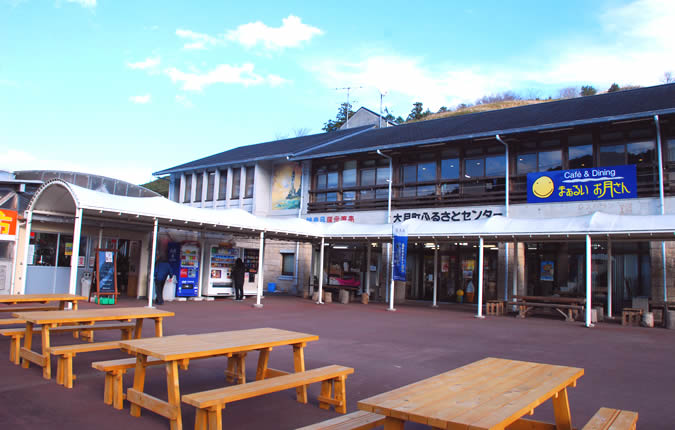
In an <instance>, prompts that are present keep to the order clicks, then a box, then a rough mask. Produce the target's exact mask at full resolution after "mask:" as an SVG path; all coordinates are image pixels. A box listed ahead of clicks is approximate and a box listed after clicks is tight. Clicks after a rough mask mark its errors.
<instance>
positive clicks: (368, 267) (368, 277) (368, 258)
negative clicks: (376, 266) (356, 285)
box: [366, 242, 373, 296]
mask: <svg viewBox="0 0 675 430" xmlns="http://www.w3.org/2000/svg"><path fill="white" fill-rule="evenodd" d="M367 246H368V249H367V250H366V294H368V296H370V259H371V257H372V253H373V246H372V244H371V243H370V242H368V245H367Z"/></svg>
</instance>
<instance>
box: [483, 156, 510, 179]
mask: <svg viewBox="0 0 675 430" xmlns="http://www.w3.org/2000/svg"><path fill="white" fill-rule="evenodd" d="M505 159H506V157H505V156H504V155H495V156H491V157H485V176H504V175H506V164H504V160H505Z"/></svg>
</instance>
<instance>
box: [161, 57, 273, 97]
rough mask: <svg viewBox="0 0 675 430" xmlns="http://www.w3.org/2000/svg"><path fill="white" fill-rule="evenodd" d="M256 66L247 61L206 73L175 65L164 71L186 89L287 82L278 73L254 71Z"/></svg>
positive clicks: (199, 89) (226, 65) (224, 65)
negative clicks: (184, 70) (218, 85)
mask: <svg viewBox="0 0 675 430" xmlns="http://www.w3.org/2000/svg"><path fill="white" fill-rule="evenodd" d="M253 69H254V66H253V64H251V63H245V64H243V65H241V66H230V65H229V64H221V65H218V66H216V68H215V69H213V70H211V71H208V72H206V73H200V72H199V71H197V70H193V72H192V73H188V72H182V71H180V70H178V69H176V68H175V67H171V68H169V69H166V70H165V71H164V73H166V75H167V76H169V77H170V78H171V80H172V81H173V82H182V83H183V87H182V88H183V90H185V91H202V90H203V89H204V88H205V87H207V86H209V85H213V84H217V83H220V84H241V85H244V86H247V87H248V86H251V85H262V84H268V85H270V86H278V85H281V84H283V83H284V82H286V80H285V79H283V78H281V77H280V76H276V75H267V76H262V75H259V74H257V73H255V72H254V71H253Z"/></svg>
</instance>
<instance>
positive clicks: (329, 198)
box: [326, 193, 337, 202]
mask: <svg viewBox="0 0 675 430" xmlns="http://www.w3.org/2000/svg"><path fill="white" fill-rule="evenodd" d="M326 201H327V202H337V193H326Z"/></svg>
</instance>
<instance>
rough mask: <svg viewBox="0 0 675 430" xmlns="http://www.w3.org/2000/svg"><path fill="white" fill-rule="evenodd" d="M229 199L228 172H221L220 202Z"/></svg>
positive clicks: (219, 179)
mask: <svg viewBox="0 0 675 430" xmlns="http://www.w3.org/2000/svg"><path fill="white" fill-rule="evenodd" d="M226 198H227V170H221V171H220V178H218V200H225V199H226Z"/></svg>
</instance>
